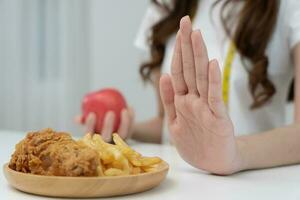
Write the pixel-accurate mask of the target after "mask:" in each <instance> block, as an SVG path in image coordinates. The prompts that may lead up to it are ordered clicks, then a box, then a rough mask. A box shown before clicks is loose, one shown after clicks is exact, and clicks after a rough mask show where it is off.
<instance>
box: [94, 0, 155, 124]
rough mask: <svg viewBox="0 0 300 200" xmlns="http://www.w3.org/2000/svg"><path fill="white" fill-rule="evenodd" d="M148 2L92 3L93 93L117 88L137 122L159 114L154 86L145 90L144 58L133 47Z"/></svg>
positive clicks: (124, 0) (138, 0)
mask: <svg viewBox="0 0 300 200" xmlns="http://www.w3.org/2000/svg"><path fill="white" fill-rule="evenodd" d="M148 3H149V1H148V0H147V1H145V0H144V1H141V0H123V1H120V0H110V1H99V0H93V1H91V27H92V29H91V49H92V59H91V62H92V67H93V78H92V82H91V84H92V89H97V88H102V87H108V86H109V87H111V86H113V87H117V88H118V89H120V90H121V91H122V92H123V93H124V94H125V95H126V98H127V100H128V103H129V104H130V105H132V106H133V107H134V108H135V111H136V115H137V119H139V120H143V119H146V118H148V117H150V116H153V115H154V114H155V113H156V107H155V102H154V101H155V96H154V93H153V90H152V88H151V86H147V87H145V86H144V84H143V83H142V81H141V79H140V76H139V72H138V70H139V65H140V63H141V61H142V60H143V59H142V58H143V57H145V56H144V55H143V52H141V50H139V49H137V48H135V46H134V45H133V42H134V39H135V36H136V33H137V30H138V27H139V25H140V23H141V20H142V17H143V15H144V12H145V9H146V6H147V5H148Z"/></svg>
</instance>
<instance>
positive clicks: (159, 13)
mask: <svg viewBox="0 0 300 200" xmlns="http://www.w3.org/2000/svg"><path fill="white" fill-rule="evenodd" d="M164 16H165V14H164V12H163V10H162V9H161V8H159V6H158V5H156V4H154V3H151V4H150V5H149V6H148V8H147V10H146V13H145V15H144V17H143V19H142V22H141V25H140V27H139V29H138V32H137V35H136V38H135V41H134V45H135V46H136V47H137V48H139V49H141V50H144V51H147V50H148V46H149V45H148V38H149V37H150V35H151V28H152V26H153V25H154V24H155V23H157V22H158V21H159V20H161V19H162V18H163V17H164Z"/></svg>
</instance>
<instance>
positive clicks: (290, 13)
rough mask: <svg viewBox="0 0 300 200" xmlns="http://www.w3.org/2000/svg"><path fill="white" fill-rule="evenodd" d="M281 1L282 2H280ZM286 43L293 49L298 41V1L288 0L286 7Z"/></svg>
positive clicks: (299, 24)
mask: <svg viewBox="0 0 300 200" xmlns="http://www.w3.org/2000/svg"><path fill="white" fill-rule="evenodd" d="M281 3H282V2H281ZM285 21H286V23H287V24H286V25H287V28H288V30H287V31H288V44H289V47H290V49H293V48H294V47H295V45H296V44H298V43H299V42H300V1H299V0H289V1H288V5H287V9H286V20H285Z"/></svg>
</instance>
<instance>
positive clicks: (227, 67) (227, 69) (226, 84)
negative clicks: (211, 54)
mask: <svg viewBox="0 0 300 200" xmlns="http://www.w3.org/2000/svg"><path fill="white" fill-rule="evenodd" d="M235 53H236V47H235V45H234V43H233V42H230V44H229V48H228V52H227V56H226V59H225V63H224V71H223V81H222V91H223V100H224V103H225V105H226V106H227V107H228V102H229V92H230V76H231V68H232V62H233V60H234V56H235Z"/></svg>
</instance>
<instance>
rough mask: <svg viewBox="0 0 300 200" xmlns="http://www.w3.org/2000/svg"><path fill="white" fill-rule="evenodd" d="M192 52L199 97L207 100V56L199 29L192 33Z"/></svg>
mask: <svg viewBox="0 0 300 200" xmlns="http://www.w3.org/2000/svg"><path fill="white" fill-rule="evenodd" d="M191 37H192V43H193V52H194V58H195V68H196V84H197V89H198V92H199V94H200V97H201V98H203V100H205V101H206V102H207V97H208V56H207V50H206V46H205V43H204V41H203V38H202V35H201V32H200V30H196V31H193V33H192V36H191Z"/></svg>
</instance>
